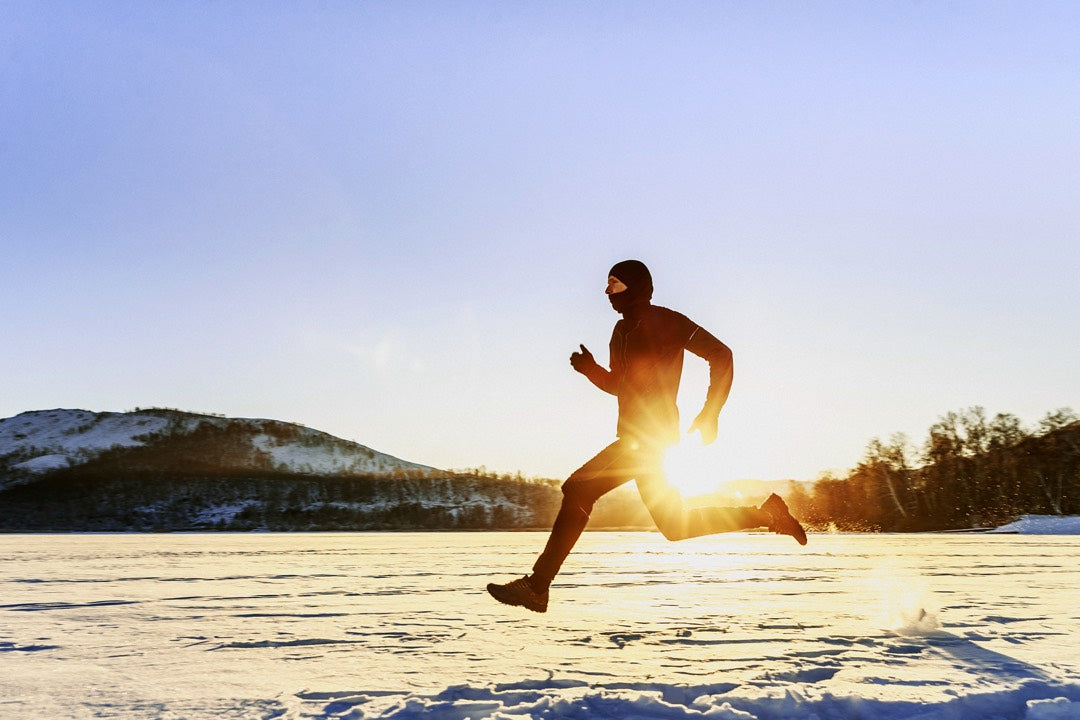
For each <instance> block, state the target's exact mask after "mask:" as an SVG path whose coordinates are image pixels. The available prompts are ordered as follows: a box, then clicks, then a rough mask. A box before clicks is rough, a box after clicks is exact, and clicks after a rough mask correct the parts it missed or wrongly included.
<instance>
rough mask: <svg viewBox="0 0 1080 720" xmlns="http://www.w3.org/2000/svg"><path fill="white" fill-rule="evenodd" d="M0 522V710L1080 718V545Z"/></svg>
mask: <svg viewBox="0 0 1080 720" xmlns="http://www.w3.org/2000/svg"><path fill="white" fill-rule="evenodd" d="M544 539H545V535H544V534H542V533H357V534H334V535H324V534H288V535H279V534H248V535H44V536H43V535H7V536H0V717H2V718H5V720H6V719H8V718H13V719H16V718H40V717H51V718H83V717H87V718H89V717H122V718H149V717H160V718H274V717H281V718H309V717H311V718H338V717H341V718H362V717H387V718H412V717H453V718H466V717H471V718H474V719H478V718H509V717H516V718H522V717H549V718H557V717H579V718H595V717H611V718H624V717H648V718H690V717H712V718H725V719H727V718H731V719H735V718H739V719H741V720H751V719H752V718H761V719H767V718H768V719H772V718H794V719H802V718H805V719H807V720H809V719H810V718H821V719H825V718H836V719H841V718H891V719H895V718H920V719H922V720H928V719H930V718H949V719H950V720H966V719H968V718H1025V720H1055V719H1060V718H1080V642H1078V638H1080V601H1078V599H1077V598H1078V597H1080V596H1078V594H1077V588H1080V562H1078V561H1080V539H1078V538H1077V536H1068V535H1066V536H1025V535H996V536H995V535H844V534H832V535H812V536H811V538H810V543H809V545H808V546H807V547H805V548H802V547H799V546H798V545H796V544H795V543H794V542H792V541H791V539H790V538H785V537H779V536H773V535H765V534H730V535H721V536H715V537H711V538H699V539H696V540H689V541H685V542H682V543H669V542H667V541H665V540H664V539H663V538H662V537H661V536H660V535H658V534H651V533H586V534H585V536H584V537H583V538H582V541H581V543H580V544H579V546H578V549H577V550H576V551H575V553H574V554H573V555H571V557H570V559H569V561H568V562H567V564H566V567H565V569H564V572H563V574H562V575H561V576H560V577H559V578H558V579H557V580H556V584H555V586H553V588H552V595H551V608H550V609H549V611H548V613H547V614H546V615H536V614H533V613H530V612H527V611H525V610H522V609H520V608H510V607H505V606H502V605H499V604H497V603H496V602H495V601H494V600H492V599H491V598H489V597H488V596H487V594H486V593H485V592H484V589H483V588H484V585H485V584H486V583H487V582H488V581H489V580H491V579H497V580H500V581H502V580H506V579H510V578H512V577H515V576H518V575H520V574H522V573H523V572H524V571H525V570H527V569H528V568H529V567H530V565H531V563H532V560H533V558H534V557H535V555H536V553H537V552H538V550H539V549H540V547H541V546H542V544H543V542H544Z"/></svg>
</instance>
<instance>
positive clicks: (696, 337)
mask: <svg viewBox="0 0 1080 720" xmlns="http://www.w3.org/2000/svg"><path fill="white" fill-rule="evenodd" d="M686 349H687V350H689V351H690V352H692V353H694V354H695V355H697V356H698V357H700V358H704V359H705V361H706V362H708V363H709V391H708V393H707V394H706V396H705V410H706V411H708V412H710V413H712V414H713V415H719V414H720V410H721V409H722V408H723V407H724V403H726V402H727V399H728V394H729V393H730V392H731V381H732V379H733V377H734V374H735V365H734V362H733V359H732V357H733V356H732V353H731V348H729V347H728V346H727V345H725V344H724V343H722V342H720V341H719V340H717V339H716V338H715V337H713V335H712V334H711V333H709V331H707V330H706V329H705V328H703V327H701V326H697V327H696V328H695V329H694V331H693V332H692V333H691V335H690V339H689V340H687V341H686Z"/></svg>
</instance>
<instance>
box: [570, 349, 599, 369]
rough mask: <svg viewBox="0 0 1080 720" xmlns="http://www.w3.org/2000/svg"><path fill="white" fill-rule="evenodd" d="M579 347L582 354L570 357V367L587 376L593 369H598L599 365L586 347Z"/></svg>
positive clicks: (578, 353)
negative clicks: (597, 365)
mask: <svg viewBox="0 0 1080 720" xmlns="http://www.w3.org/2000/svg"><path fill="white" fill-rule="evenodd" d="M578 347H580V348H581V352H576V353H573V354H572V355H570V365H572V366H573V368H574V369H575V370H577V371H578V372H579V373H581V374H582V375H585V374H587V373H588V372H589V370H590V369H591V368H594V367H596V364H597V363H596V360H595V359H593V356H592V353H591V352H589V349H588V348H587V347H585V346H584V345H579V346H578Z"/></svg>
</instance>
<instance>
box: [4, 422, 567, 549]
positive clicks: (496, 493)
mask: <svg viewBox="0 0 1080 720" xmlns="http://www.w3.org/2000/svg"><path fill="white" fill-rule="evenodd" d="M559 498H560V495H559V491H558V486H557V484H552V483H550V482H548V481H543V480H537V481H528V480H525V479H523V478H521V477H520V476H516V477H510V476H505V475H502V476H499V475H490V474H485V473H453V472H447V471H444V470H438V469H436V468H432V467H430V466H427V465H423V464H421V463H416V462H410V461H408V460H403V459H401V458H397V457H394V456H392V455H388V454H386V453H381V452H378V451H376V450H373V449H372V448H369V447H367V446H364V445H361V444H359V443H356V442H351V441H348V440H343V439H341V438H338V437H334V436H332V435H329V434H327V433H324V432H320V431H318V430H312V429H310V428H307V427H304V426H302V425H297V424H294V423H287V422H281V421H278V420H266V419H251V418H227V417H221V416H217V415H207V414H199V413H191V412H183V411H180V410H173V409H149V410H143V409H139V410H135V411H133V412H124V413H120V412H92V411H89V410H70V409H55V410H37V411H31V412H24V413H21V414H19V415H16V416H14V417H10V418H7V419H4V420H0V532H87V531H93V532H125V531H136V532H147V531H151V532H172V531H206V530H217V531H250V530H273V531H321V530H335V531H336V530H443V529H495V528H499V529H509V528H534V527H544V526H550V523H551V519H552V517H554V513H555V512H556V511H557V509H558V503H559Z"/></svg>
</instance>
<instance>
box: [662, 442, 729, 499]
mask: <svg viewBox="0 0 1080 720" xmlns="http://www.w3.org/2000/svg"><path fill="white" fill-rule="evenodd" d="M664 473H665V474H666V475H667V479H668V482H670V483H671V484H672V485H674V486H675V487H676V488H678V489H679V492H681V493H682V494H683V495H685V496H687V497H692V496H694V495H706V494H708V493H713V492H717V491H718V490H719V489H720V485H721V484H723V483H724V481H725V479H724V478H723V477H722V476H721V474H720V463H719V458H718V456H717V453H716V452H715V451H714V450H713V449H712V448H710V447H707V446H704V445H702V444H701V443H700V442H699V441H697V440H695V439H694V438H687V439H684V440H683V441H682V442H681V443H679V444H678V445H675V446H673V447H671V448H669V449H668V451H667V453H666V454H665V455H664Z"/></svg>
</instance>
